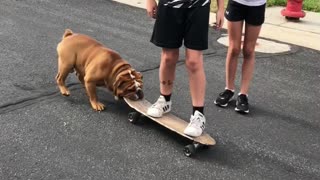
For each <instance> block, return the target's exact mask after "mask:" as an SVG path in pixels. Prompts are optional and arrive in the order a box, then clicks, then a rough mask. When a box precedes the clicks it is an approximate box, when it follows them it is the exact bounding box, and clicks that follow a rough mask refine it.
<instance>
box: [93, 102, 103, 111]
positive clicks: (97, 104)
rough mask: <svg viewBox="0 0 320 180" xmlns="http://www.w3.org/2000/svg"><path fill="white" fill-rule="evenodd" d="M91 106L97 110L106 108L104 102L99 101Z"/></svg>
mask: <svg viewBox="0 0 320 180" xmlns="http://www.w3.org/2000/svg"><path fill="white" fill-rule="evenodd" d="M91 106H92V108H93V109H94V110H95V111H103V110H104V104H102V103H99V102H95V103H91Z"/></svg>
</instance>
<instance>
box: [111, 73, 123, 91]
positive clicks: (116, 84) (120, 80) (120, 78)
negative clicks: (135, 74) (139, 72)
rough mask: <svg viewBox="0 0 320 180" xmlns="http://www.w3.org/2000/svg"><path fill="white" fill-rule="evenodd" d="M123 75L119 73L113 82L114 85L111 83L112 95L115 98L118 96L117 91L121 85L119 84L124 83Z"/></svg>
mask: <svg viewBox="0 0 320 180" xmlns="http://www.w3.org/2000/svg"><path fill="white" fill-rule="evenodd" d="M123 75H124V73H120V74H119V75H118V76H117V78H116V80H115V81H114V83H113V94H114V95H115V96H117V95H118V94H119V92H118V90H120V89H119V87H120V85H121V83H123V82H124V76H123Z"/></svg>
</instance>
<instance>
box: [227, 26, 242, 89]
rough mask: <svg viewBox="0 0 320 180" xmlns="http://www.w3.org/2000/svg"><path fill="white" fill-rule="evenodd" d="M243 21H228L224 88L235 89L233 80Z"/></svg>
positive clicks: (239, 49) (239, 50)
mask: <svg viewBox="0 0 320 180" xmlns="http://www.w3.org/2000/svg"><path fill="white" fill-rule="evenodd" d="M242 27H243V21H235V22H231V21H228V34H229V47H228V53H227V57H226V88H227V89H230V90H234V89H235V85H234V81H235V77H236V72H237V64H238V57H239V54H240V52H241V36H242Z"/></svg>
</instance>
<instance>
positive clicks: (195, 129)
mask: <svg viewBox="0 0 320 180" xmlns="http://www.w3.org/2000/svg"><path fill="white" fill-rule="evenodd" d="M205 124H206V118H205V117H204V115H203V114H202V113H200V112H199V111H196V112H194V115H191V118H190V123H189V124H188V126H187V128H186V129H185V130H184V134H186V135H189V136H193V137H197V136H200V135H201V134H202V132H203V130H204V128H205Z"/></svg>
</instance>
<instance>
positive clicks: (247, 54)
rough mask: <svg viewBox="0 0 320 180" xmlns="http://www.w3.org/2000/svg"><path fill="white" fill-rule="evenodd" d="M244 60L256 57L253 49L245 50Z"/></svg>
mask: <svg viewBox="0 0 320 180" xmlns="http://www.w3.org/2000/svg"><path fill="white" fill-rule="evenodd" d="M242 53H243V58H244V59H252V57H253V56H254V49H252V48H243V52H242Z"/></svg>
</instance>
